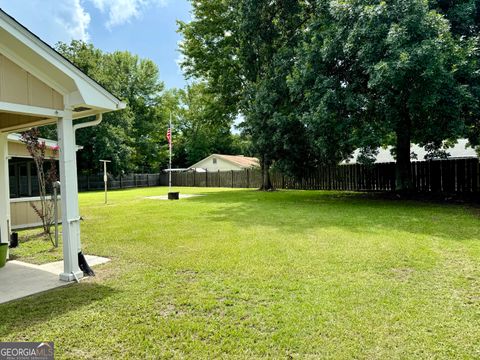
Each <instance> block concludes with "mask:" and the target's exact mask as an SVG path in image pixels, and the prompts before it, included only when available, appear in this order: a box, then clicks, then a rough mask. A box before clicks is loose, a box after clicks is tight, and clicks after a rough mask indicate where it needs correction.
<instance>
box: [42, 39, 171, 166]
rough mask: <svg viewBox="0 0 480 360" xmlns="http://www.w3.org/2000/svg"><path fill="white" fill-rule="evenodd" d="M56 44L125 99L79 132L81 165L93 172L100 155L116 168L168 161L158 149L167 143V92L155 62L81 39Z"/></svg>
mask: <svg viewBox="0 0 480 360" xmlns="http://www.w3.org/2000/svg"><path fill="white" fill-rule="evenodd" d="M57 50H58V51H59V52H60V53H61V54H62V55H64V56H65V57H66V58H67V59H69V60H70V61H72V62H73V63H74V64H75V65H76V66H77V67H79V68H80V70H82V71H83V72H85V73H86V74H87V75H88V76H90V77H92V78H93V79H95V80H96V81H97V82H99V83H100V84H101V85H102V86H103V87H105V88H106V89H107V90H108V91H110V92H111V93H112V94H114V95H115V96H117V97H118V98H120V99H122V100H123V101H124V102H125V103H126V104H127V108H126V109H125V110H123V111H119V112H114V113H108V114H105V115H104V119H103V121H102V123H101V124H100V125H98V126H96V127H95V128H87V129H82V130H81V131H79V132H78V133H77V143H78V144H79V145H82V146H83V147H84V149H83V150H82V151H80V152H79V153H78V167H79V170H80V171H84V172H94V171H95V170H96V169H98V168H99V162H98V161H99V160H100V159H111V160H112V165H111V171H112V172H113V173H115V174H118V173H122V172H131V171H140V172H150V171H158V170H159V168H160V167H162V164H163V165H164V164H166V159H167V158H166V155H165V151H162V150H164V149H165V148H166V146H167V145H166V141H165V139H164V134H165V132H166V129H167V122H168V120H167V119H168V118H167V115H166V111H165V110H166V109H165V108H166V107H165V103H169V100H168V98H169V96H170V94H169V93H168V92H166V91H164V85H163V83H162V82H160V80H159V73H158V68H157V66H156V65H155V64H154V63H153V62H152V61H151V60H147V59H140V58H139V57H138V56H136V55H133V54H131V53H129V52H126V51H125V52H121V51H115V52H113V53H104V52H102V51H101V50H99V49H96V48H95V47H94V46H93V45H91V44H86V43H84V42H81V41H72V42H71V43H70V44H65V43H59V44H57ZM169 105H170V106H171V105H172V104H170V103H169ZM46 135H49V134H46Z"/></svg>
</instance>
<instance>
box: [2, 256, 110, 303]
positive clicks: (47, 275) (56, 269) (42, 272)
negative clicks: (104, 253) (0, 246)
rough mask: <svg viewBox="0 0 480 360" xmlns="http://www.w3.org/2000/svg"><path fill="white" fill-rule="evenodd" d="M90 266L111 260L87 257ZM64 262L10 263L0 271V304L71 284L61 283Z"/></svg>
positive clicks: (14, 261)
mask: <svg viewBox="0 0 480 360" xmlns="http://www.w3.org/2000/svg"><path fill="white" fill-rule="evenodd" d="M85 258H86V260H87V263H88V264H89V265H90V266H95V265H100V264H105V263H107V262H109V261H110V259H107V258H103V257H100V256H91V255H85ZM62 271H63V261H56V262H52V263H48V264H44V265H33V264H28V263H25V262H22V261H16V260H12V261H8V262H7V264H6V265H5V267H3V268H1V269H0V284H1V285H0V286H1V291H0V304H3V303H6V302H9V301H12V300H17V299H21V298H23V297H26V296H30V295H34V294H38V293H41V292H44V291H47V290H51V289H55V288H57V287H60V286H65V285H68V284H70V283H68V282H64V281H60V280H59V274H60V273H61V272H62Z"/></svg>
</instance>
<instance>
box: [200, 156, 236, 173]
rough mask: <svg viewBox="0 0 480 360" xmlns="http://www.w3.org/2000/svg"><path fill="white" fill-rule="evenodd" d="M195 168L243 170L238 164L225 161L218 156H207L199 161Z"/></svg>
mask: <svg viewBox="0 0 480 360" xmlns="http://www.w3.org/2000/svg"><path fill="white" fill-rule="evenodd" d="M214 159H216V164H214ZM195 167H196V168H201V169H207V171H230V170H243V168H242V167H241V166H239V165H235V164H232V163H231V162H229V161H225V160H223V159H221V158H219V157H216V156H214V157H208V158H206V159H204V160H202V161H201V162H199V163H198V164H197V165H196V166H195Z"/></svg>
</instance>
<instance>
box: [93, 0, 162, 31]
mask: <svg viewBox="0 0 480 360" xmlns="http://www.w3.org/2000/svg"><path fill="white" fill-rule="evenodd" d="M89 1H91V2H92V3H93V5H94V6H95V7H96V8H97V9H98V10H100V11H101V12H102V13H108V20H107V22H106V24H105V26H106V27H107V28H108V29H111V28H113V27H115V26H118V25H122V24H125V23H128V22H130V21H131V20H132V19H138V18H140V17H141V16H142V14H143V12H144V11H145V10H146V9H147V8H148V7H150V6H166V5H167V2H168V0H89Z"/></svg>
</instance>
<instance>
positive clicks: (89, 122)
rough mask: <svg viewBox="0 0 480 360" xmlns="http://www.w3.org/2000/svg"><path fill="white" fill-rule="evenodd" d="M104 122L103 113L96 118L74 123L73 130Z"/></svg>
mask: <svg viewBox="0 0 480 360" xmlns="http://www.w3.org/2000/svg"><path fill="white" fill-rule="evenodd" d="M101 122H102V114H97V116H96V117H95V120H92V121H88V122H84V123H80V124H75V125H73V131H74V132H75V131H77V130H78V129H83V128H86V127H91V126H96V125H98V124H100V123H101Z"/></svg>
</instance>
